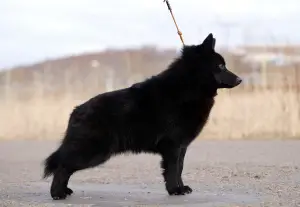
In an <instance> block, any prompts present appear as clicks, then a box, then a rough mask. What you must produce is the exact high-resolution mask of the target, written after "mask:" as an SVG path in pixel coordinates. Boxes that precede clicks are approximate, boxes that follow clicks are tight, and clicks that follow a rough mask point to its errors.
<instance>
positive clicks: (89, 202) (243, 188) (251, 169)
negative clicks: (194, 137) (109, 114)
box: [0, 141, 300, 207]
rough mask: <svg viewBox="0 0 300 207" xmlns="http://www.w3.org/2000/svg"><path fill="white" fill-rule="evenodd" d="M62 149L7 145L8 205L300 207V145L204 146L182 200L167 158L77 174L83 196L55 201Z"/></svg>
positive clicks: (1, 180)
mask: <svg viewBox="0 0 300 207" xmlns="http://www.w3.org/2000/svg"><path fill="white" fill-rule="evenodd" d="M56 144H57V142H53V141H5V142H0V206H68V204H72V205H71V206H101V207H103V206H111V207H115V206H116V207H117V206H204V207H206V206H272V207H274V206H300V141H196V142H194V143H193V144H192V145H191V148H190V149H189V150H188V152H187V156H186V162H185V167H184V172H183V173H184V175H183V179H184V182H185V183H186V184H187V185H190V186H191V187H192V188H193V190H194V192H193V193H192V194H190V195H186V196H179V197H175V196H174V197H173V196H172V197H170V196H168V195H167V193H166V191H165V189H164V185H163V183H162V181H163V180H162V176H161V173H160V168H159V162H160V157H158V156H153V155H145V154H143V155H138V156H137V155H129V156H119V157H115V158H113V159H111V160H110V161H109V162H107V163H106V164H105V165H103V166H101V167H98V168H94V169H89V170H84V171H80V172H78V173H76V174H75V175H73V177H72V178H71V181H70V185H69V187H70V188H72V189H73V190H74V192H75V193H74V194H73V195H72V196H71V197H68V198H67V200H64V201H52V199H51V197H50V194H49V185H50V181H51V179H52V178H49V179H47V180H42V179H41V175H42V161H43V159H44V158H45V157H46V156H47V155H48V154H49V153H50V152H51V151H52V150H53V149H54V148H55V147H56ZM69 206H70V205H69Z"/></svg>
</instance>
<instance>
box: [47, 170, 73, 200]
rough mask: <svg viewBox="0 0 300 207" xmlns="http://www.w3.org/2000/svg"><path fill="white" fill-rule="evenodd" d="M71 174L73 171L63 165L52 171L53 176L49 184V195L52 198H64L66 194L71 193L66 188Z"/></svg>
mask: <svg viewBox="0 0 300 207" xmlns="http://www.w3.org/2000/svg"><path fill="white" fill-rule="evenodd" d="M72 174H73V171H70V170H68V169H67V168H64V167H59V168H58V169H57V170H56V171H55V172H54V177H53V181H52V185H51V190H50V192H51V197H52V198H53V199H54V200H59V199H65V198H66V197H67V195H71V194H72V193H73V191H72V190H71V189H70V188H68V187H67V186H68V182H69V179H70V177H71V175H72Z"/></svg>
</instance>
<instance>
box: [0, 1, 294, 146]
mask: <svg viewBox="0 0 300 207" xmlns="http://www.w3.org/2000/svg"><path fill="white" fill-rule="evenodd" d="M170 3H171V6H172V8H173V12H174V14H175V17H176V20H177V23H178V25H179V28H180V29H181V31H182V32H183V37H184V40H185V43H186V44H198V43H201V42H202V40H203V39H204V38H205V37H206V36H207V35H208V33H210V32H212V33H213V34H214V36H215V37H216V39H217V51H219V52H220V53H221V54H223V55H224V56H225V58H226V61H227V65H228V68H230V69H231V70H232V71H234V72H235V73H237V74H238V75H240V76H241V77H242V78H243V80H244V82H243V84H242V85H240V86H239V87H237V88H235V89H232V90H226V89H224V90H221V91H219V95H218V96H217V98H216V99H217V100H216V105H215V107H214V108H213V111H212V114H211V117H210V120H209V122H208V125H207V126H206V128H205V129H204V131H203V133H202V134H201V135H200V136H199V138H201V139H290V138H293V139H296V138H299V137H300V85H299V81H300V71H299V70H300V25H299V22H300V16H299V12H300V1H299V0H286V1H282V0H243V1H237V0H210V1H200V0H188V1H183V0H170ZM180 49H181V42H180V39H179V37H178V35H177V32H176V28H175V25H174V23H173V20H172V18H171V16H170V13H169V11H168V9H167V7H166V5H165V4H164V3H163V0H126V1H125V0H114V1H103V0H89V1H83V0H72V1H71V0H64V1H58V0H51V1H50V0H43V1H40V0H27V1H22V0H1V1H0V140H1V139H2V140H4V139H39V140H43V139H61V138H62V135H63V133H64V130H65V128H66V125H67V121H68V118H69V114H70V112H71V111H72V110H73V108H74V107H75V106H76V105H77V104H80V103H82V102H84V101H86V100H87V99H89V98H91V97H92V96H94V95H96V94H99V93H103V92H105V91H111V90H115V89H119V88H122V87H127V86H130V85H131V84H132V83H134V82H136V81H141V80H143V79H145V78H147V77H149V76H151V75H155V74H157V73H159V72H161V71H162V70H164V69H165V68H166V67H167V66H168V64H169V63H170V62H171V61H172V60H173V59H174V58H175V57H176V56H177V55H178V53H179V51H180Z"/></svg>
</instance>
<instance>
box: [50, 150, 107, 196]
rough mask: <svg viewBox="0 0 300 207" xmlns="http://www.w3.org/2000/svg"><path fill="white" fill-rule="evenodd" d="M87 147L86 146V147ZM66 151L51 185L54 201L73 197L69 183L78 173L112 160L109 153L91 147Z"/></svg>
mask: <svg viewBox="0 0 300 207" xmlns="http://www.w3.org/2000/svg"><path fill="white" fill-rule="evenodd" d="M85 147H86V146H85ZM85 147H83V148H76V149H64V150H63V155H62V157H61V161H60V163H61V164H60V165H59V167H58V168H57V169H56V170H55V172H54V177H53V181H52V185H51V190H50V193H51V197H52V198H53V199H54V200H62V199H65V198H66V197H67V195H71V194H72V193H73V191H72V190H71V189H70V188H68V187H67V186H68V182H69V179H70V177H71V175H72V174H74V173H75V172H76V171H79V170H83V169H86V168H91V167H95V166H97V165H100V164H102V163H104V162H105V161H107V160H108V159H109V158H110V154H109V153H108V151H106V153H105V152H103V151H102V152H101V151H100V153H99V152H97V151H94V150H93V149H92V148H90V147H86V148H85ZM65 148H67V147H65Z"/></svg>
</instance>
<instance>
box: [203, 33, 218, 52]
mask: <svg viewBox="0 0 300 207" xmlns="http://www.w3.org/2000/svg"><path fill="white" fill-rule="evenodd" d="M202 45H203V46H204V48H206V49H209V50H214V49H215V45H216V39H215V38H214V37H213V34H212V33H210V34H209V35H208V36H207V37H206V38H205V40H203V42H202Z"/></svg>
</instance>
